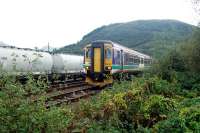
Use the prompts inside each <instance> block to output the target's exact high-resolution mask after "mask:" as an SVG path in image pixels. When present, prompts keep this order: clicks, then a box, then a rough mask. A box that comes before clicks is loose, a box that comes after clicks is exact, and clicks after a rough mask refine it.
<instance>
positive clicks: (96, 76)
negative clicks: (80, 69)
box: [84, 41, 113, 87]
mask: <svg viewBox="0 0 200 133" xmlns="http://www.w3.org/2000/svg"><path fill="white" fill-rule="evenodd" d="M84 51H85V55H84V69H85V72H86V82H87V83H88V84H91V85H96V86H100V87H102V86H105V85H109V84H112V83H113V79H112V75H111V73H112V44H111V43H107V42H104V41H95V42H92V43H91V44H89V45H87V46H86V47H85V48H84Z"/></svg>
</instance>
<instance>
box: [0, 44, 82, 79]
mask: <svg viewBox="0 0 200 133" xmlns="http://www.w3.org/2000/svg"><path fill="white" fill-rule="evenodd" d="M82 66H83V56H78V55H66V54H50V53H48V52H43V51H35V50H32V49H23V48H16V47H10V46H1V47H0V71H3V72H6V73H8V74H12V75H17V76H20V77H25V76H26V74H28V73H30V72H31V73H32V74H33V75H34V76H35V77H37V76H42V75H44V76H48V78H49V79H51V80H52V79H53V77H55V74H56V75H57V77H59V78H60V79H61V80H64V79H65V78H67V76H70V77H73V78H74V77H76V76H81V74H82V72H83V67H82Z"/></svg>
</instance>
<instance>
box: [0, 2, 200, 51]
mask: <svg viewBox="0 0 200 133" xmlns="http://www.w3.org/2000/svg"><path fill="white" fill-rule="evenodd" d="M139 19H176V20H180V21H183V22H186V23H189V24H193V25H197V20H198V18H197V15H196V14H195V12H194V10H193V9H192V5H191V3H190V1H189V0H0V41H3V42H5V43H7V44H10V45H15V46H18V47H29V48H34V47H35V46H37V47H42V46H44V45H47V44H48V42H49V43H50V45H51V46H53V47H61V46H64V45H67V44H72V43H75V42H77V41H79V40H81V38H82V37H83V36H84V35H85V34H87V33H88V32H90V31H92V30H94V29H95V28H97V27H100V26H102V25H107V24H110V23H119V22H128V21H133V20H139Z"/></svg>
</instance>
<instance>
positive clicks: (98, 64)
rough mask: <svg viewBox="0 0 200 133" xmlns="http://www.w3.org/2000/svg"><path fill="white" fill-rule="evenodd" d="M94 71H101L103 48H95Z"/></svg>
mask: <svg viewBox="0 0 200 133" xmlns="http://www.w3.org/2000/svg"><path fill="white" fill-rule="evenodd" d="M94 72H101V49H100V48H94Z"/></svg>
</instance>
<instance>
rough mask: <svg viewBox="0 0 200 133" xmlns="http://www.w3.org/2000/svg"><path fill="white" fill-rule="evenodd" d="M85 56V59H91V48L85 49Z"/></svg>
mask: <svg viewBox="0 0 200 133" xmlns="http://www.w3.org/2000/svg"><path fill="white" fill-rule="evenodd" d="M85 56H86V58H90V57H91V48H87V49H86V52H85Z"/></svg>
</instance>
